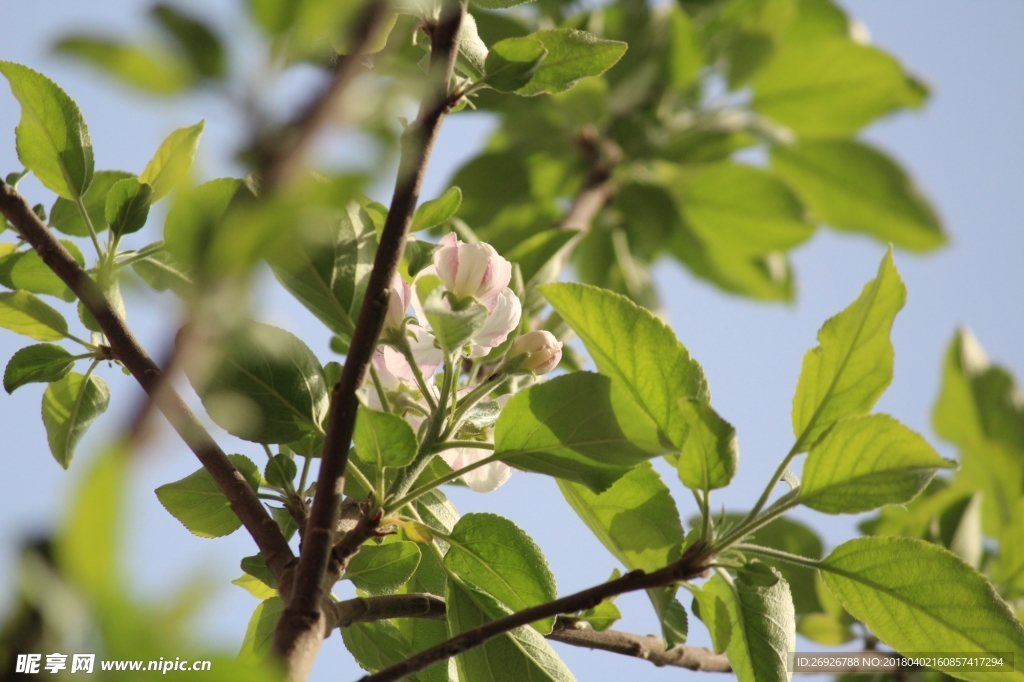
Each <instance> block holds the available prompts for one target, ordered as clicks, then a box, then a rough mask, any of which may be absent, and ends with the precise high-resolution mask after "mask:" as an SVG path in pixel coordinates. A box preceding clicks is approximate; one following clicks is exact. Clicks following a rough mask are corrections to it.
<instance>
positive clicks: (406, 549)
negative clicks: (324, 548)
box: [342, 542, 420, 595]
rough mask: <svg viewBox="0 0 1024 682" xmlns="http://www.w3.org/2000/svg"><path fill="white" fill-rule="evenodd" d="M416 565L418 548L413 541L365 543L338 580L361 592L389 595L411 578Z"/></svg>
mask: <svg viewBox="0 0 1024 682" xmlns="http://www.w3.org/2000/svg"><path fill="white" fill-rule="evenodd" d="M419 565H420V548H419V547H417V546H416V543H415V542H392V543H388V544H385V545H372V544H369V545H363V547H362V549H360V550H359V552H358V553H357V554H356V555H355V556H353V557H352V559H351V560H350V561H349V563H348V568H346V569H345V575H344V576H342V577H343V578H345V579H346V580H351V581H352V582H353V583H354V584H355V586H356V587H358V588H359V589H360V590H362V591H363V592H368V593H370V594H373V595H382V594H392V593H393V592H394V591H395V590H397V589H398V588H399V587H401V586H402V585H403V584H404V583H406V582H407V581H408V580H409V578H411V577H412V574H413V573H415V572H416V567H417V566H419Z"/></svg>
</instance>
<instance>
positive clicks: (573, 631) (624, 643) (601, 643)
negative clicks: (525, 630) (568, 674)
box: [547, 618, 732, 673]
mask: <svg viewBox="0 0 1024 682" xmlns="http://www.w3.org/2000/svg"><path fill="white" fill-rule="evenodd" d="M578 624H579V623H578V622H574V621H573V619H571V618H559V619H558V620H557V621H555V627H554V630H552V632H551V634H549V635H547V638H548V639H550V640H552V641H555V642H561V643H563V644H570V645H572V646H579V647H586V648H588V649H600V650H601V651H610V652H611V653H613V654H622V655H623V656H633V657H635V658H642V659H644V660H645V661H650V662H651V663H653V664H654V665H656V666H658V667H662V666H666V665H667V666H673V667H676V668H686V669H687V670H695V671H702V672H712V673H730V672H732V666H731V665H730V664H729V659H728V658H726V656H725V655H724V654H716V653H715V652H714V651H711V650H710V649H704V648H701V647H694V646H674V647H672V648H671V649H665V642H664V641H663V640H662V639H661V637H657V636H655V635H634V634H633V633H631V632H622V631H620V630H602V631H598V630H594V629H593V628H590V627H583V628H581V627H578V626H577V625H578ZM583 625H586V624H585V623H583Z"/></svg>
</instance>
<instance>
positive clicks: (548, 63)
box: [516, 28, 626, 96]
mask: <svg viewBox="0 0 1024 682" xmlns="http://www.w3.org/2000/svg"><path fill="white" fill-rule="evenodd" d="M529 37H530V38H531V39H533V40H538V41H540V42H541V43H543V45H544V49H546V50H547V51H548V55H547V57H546V58H545V59H544V61H543V62H541V64H540V67H539V68H538V69H537V71H536V73H534V74H533V78H531V79H530V82H529V83H527V84H526V85H525V86H523V87H522V88H520V89H519V90H516V94H519V95H524V96H530V95H539V94H541V93H542V92H546V93H548V94H554V93H558V92H565V91H566V90H568V89H570V88H572V87H573V86H574V85H576V83H578V82H579V81H580V80H581V79H583V78H587V77H588V76H600V75H601V74H602V73H604V72H605V71H607V70H608V69H610V68H611V67H612V66H614V65H615V63H616V62H618V61H619V59H621V58H622V55H624V54H625V53H626V43H622V42H619V41H616V40H602V39H600V38H597V37H596V36H594V35H591V34H590V33H587V32H586V31H577V30H576V29H572V28H559V29H553V30H549V31H537V32H536V33H531V34H530V35H529Z"/></svg>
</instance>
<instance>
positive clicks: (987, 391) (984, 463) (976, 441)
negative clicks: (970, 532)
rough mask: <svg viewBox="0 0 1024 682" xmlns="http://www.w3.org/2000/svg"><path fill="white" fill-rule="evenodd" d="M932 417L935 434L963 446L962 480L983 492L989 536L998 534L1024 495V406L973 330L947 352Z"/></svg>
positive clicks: (1006, 374)
mask: <svg viewBox="0 0 1024 682" xmlns="http://www.w3.org/2000/svg"><path fill="white" fill-rule="evenodd" d="M943 364H944V366H943V376H942V387H941V389H940V392H939V398H938V401H937V402H936V403H935V408H934V411H933V413H932V424H933V425H934V428H935V432H936V433H938V434H939V436H940V437H942V438H944V439H945V440H947V441H950V442H952V443H955V444H956V445H957V446H959V448H960V463H961V469H960V471H959V472H957V481H958V483H960V484H961V485H962V486H963V487H964V488H965V489H971V490H981V491H982V493H983V499H982V509H983V512H982V520H983V526H984V529H985V532H986V534H988V535H990V536H999V535H1000V534H1001V529H1002V527H1003V525H1004V524H1006V523H1008V522H1009V521H1010V518H1011V514H1012V509H1013V505H1014V503H1015V501H1016V500H1017V499H1018V498H1020V497H1021V496H1022V495H1024V405H1021V403H1020V401H1019V399H1018V398H1017V396H1018V395H1019V393H1020V389H1019V388H1018V386H1017V384H1016V382H1015V381H1014V378H1013V375H1012V374H1010V372H1008V371H1007V370H1006V369H1005V368H1003V367H1000V366H999V365H994V364H992V363H991V362H990V361H989V359H988V357H987V356H986V354H985V351H984V349H983V348H982V346H981V344H980V343H979V342H978V340H977V339H976V338H975V337H974V335H973V334H972V333H971V332H970V330H968V329H961V330H959V331H958V332H957V334H956V335H955V336H954V338H953V340H952V342H951V343H950V345H949V349H948V350H947V352H946V357H945V361H944V363H943Z"/></svg>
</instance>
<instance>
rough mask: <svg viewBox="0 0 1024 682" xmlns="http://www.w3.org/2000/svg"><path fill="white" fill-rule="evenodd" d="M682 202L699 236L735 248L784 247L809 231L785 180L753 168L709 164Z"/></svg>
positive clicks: (744, 250)
mask: <svg viewBox="0 0 1024 682" xmlns="http://www.w3.org/2000/svg"><path fill="white" fill-rule="evenodd" d="M682 205H683V212H684V214H685V216H686V219H687V221H688V222H689V224H690V226H691V227H692V228H693V230H694V232H695V233H696V234H697V236H698V237H700V238H701V239H702V240H705V241H710V242H713V243H714V244H715V245H716V247H718V248H720V249H728V250H730V251H734V252H740V253H748V254H765V253H769V252H771V251H779V250H783V251H784V250H788V249H791V248H793V247H794V246H796V245H797V244H800V243H802V242H804V241H806V240H807V239H808V238H809V237H810V236H811V235H812V234H813V233H814V226H813V225H811V224H810V223H808V222H807V221H806V219H805V217H804V208H803V205H802V204H801V203H800V201H799V200H798V199H797V198H796V196H795V195H794V194H793V192H792V191H790V189H789V188H788V187H787V186H786V185H785V183H783V182H782V181H781V180H779V179H778V178H776V177H775V176H773V175H772V174H771V173H769V172H767V171H765V170H762V169H760V168H754V167H753V166H745V165H740V164H734V163H719V164H714V165H711V166H708V167H707V168H705V169H704V170H702V171H700V172H699V173H697V175H695V176H694V177H693V179H692V180H691V181H690V182H689V183H688V184H687V185H686V187H685V189H684V190H683V195H682Z"/></svg>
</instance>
